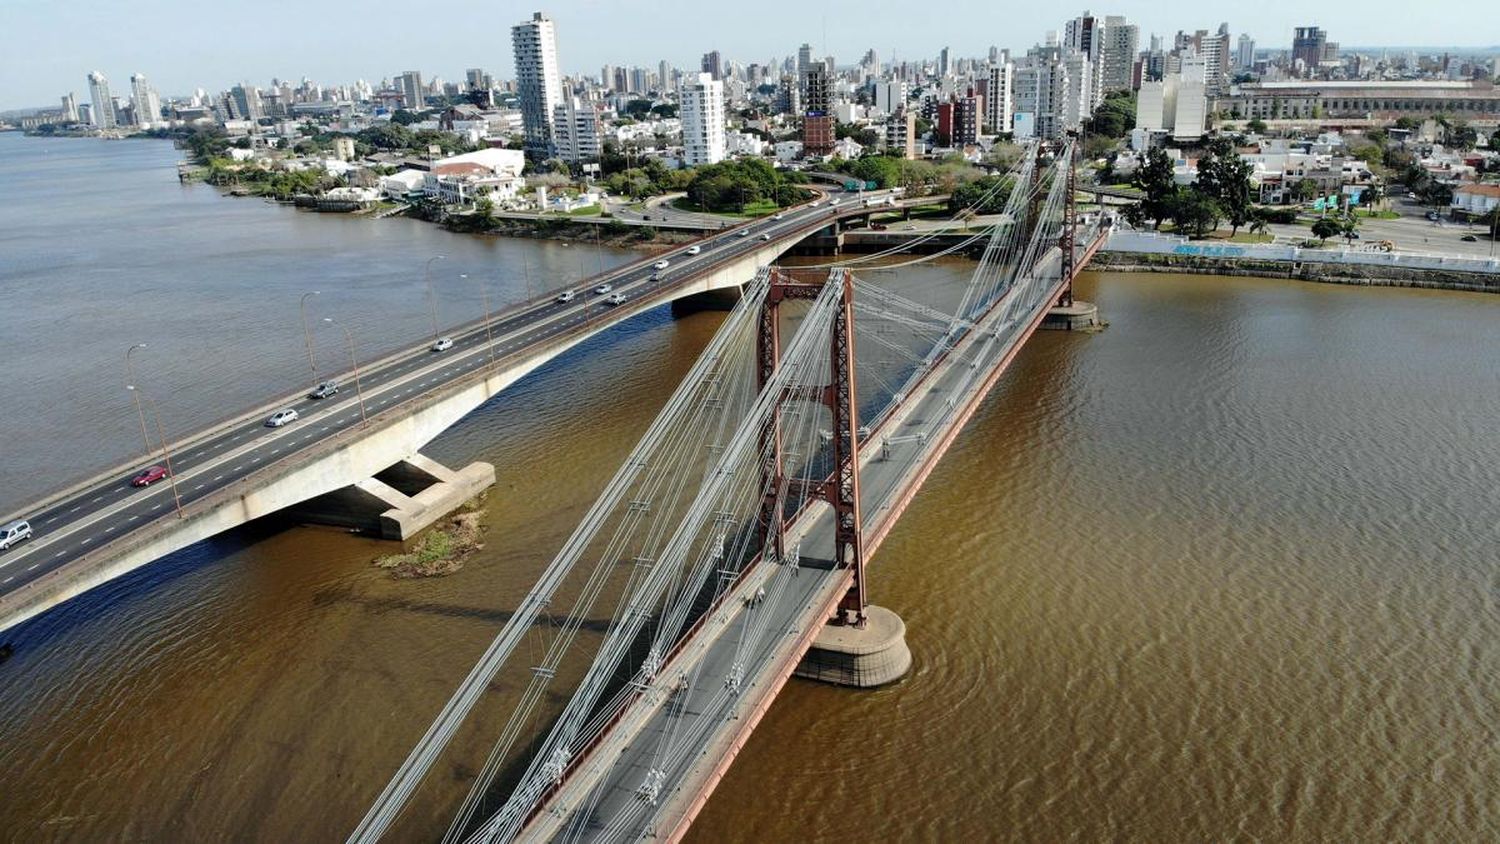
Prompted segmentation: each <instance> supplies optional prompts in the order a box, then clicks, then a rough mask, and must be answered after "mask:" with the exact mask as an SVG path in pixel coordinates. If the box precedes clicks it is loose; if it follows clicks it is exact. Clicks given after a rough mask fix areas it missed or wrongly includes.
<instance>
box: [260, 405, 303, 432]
mask: <svg viewBox="0 0 1500 844" xmlns="http://www.w3.org/2000/svg"><path fill="white" fill-rule="evenodd" d="M296 421H297V411H295V410H293V409H291V408H290V407H287V408H283V409H281V410H278V411H276V412H275V413H273V414H271V418H270V419H267V420H266V427H267V428H280V427H281V426H282V425H285V424H287V423H288V422H296Z"/></svg>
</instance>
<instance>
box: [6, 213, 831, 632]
mask: <svg viewBox="0 0 1500 844" xmlns="http://www.w3.org/2000/svg"><path fill="white" fill-rule="evenodd" d="M850 205H851V206H853V205H854V203H850ZM856 213H859V209H857V208H855V207H846V208H843V209H840V208H837V207H834V208H829V207H823V206H822V203H811V204H807V205H803V206H800V207H797V208H792V209H787V210H786V211H784V212H782V213H779V214H776V215H774V216H772V217H766V218H761V219H758V220H754V221H751V222H749V223H746V224H744V225H742V226H739V227H736V228H730V229H726V230H724V231H722V232H717V233H715V234H713V235H711V236H709V237H706V238H703V239H701V240H699V241H696V242H695V243H693V244H691V245H684V246H679V247H676V248H674V249H672V250H670V251H668V252H666V253H662V254H659V255H656V256H652V257H649V258H644V259H642V260H640V261H637V262H634V263H631V264H628V265H626V266H624V267H620V268H617V269H615V270H612V271H610V272H607V273H604V274H603V275H601V276H598V277H596V278H595V279H594V280H592V281H588V282H585V283H583V284H580V285H578V289H577V290H574V289H567V290H553V291H551V292H549V293H547V294H544V295H543V296H542V297H539V298H538V299H536V300H533V301H531V302H528V303H524V304H522V305H520V306H518V307H516V308H514V309H512V310H511V311H509V312H506V313H501V314H497V315H495V316H494V318H493V319H492V320H491V321H490V325H489V330H488V331H486V326H485V324H484V321H483V320H480V321H478V322H474V323H469V324H467V325H465V326H463V327H462V328H460V329H457V330H454V331H453V332H451V333H450V334H449V335H447V336H445V337H442V338H440V341H439V342H438V343H436V344H427V345H423V346H420V347H417V348H413V349H408V350H406V351H403V352H400V353H397V354H395V355H391V356H388V357H387V358H385V359H382V360H380V361H375V362H373V363H371V364H368V365H364V366H362V367H360V368H359V369H358V373H357V375H356V373H355V368H354V367H351V371H350V372H348V373H344V374H342V375H341V376H340V377H339V379H338V380H337V381H332V380H328V381H325V382H323V383H321V384H319V385H317V386H316V387H313V388H311V390H310V391H309V388H307V387H303V388H301V389H299V390H297V391H296V392H295V393H293V394H291V395H289V396H286V397H283V398H282V399H281V400H280V401H276V402H274V403H270V404H267V405H266V406H264V407H262V408H260V409H257V410H255V411H251V412H247V413H245V414H242V415H240V416H238V417H236V418H235V419H234V420H232V421H230V422H227V423H224V424H221V425H219V426H217V427H215V428H213V429H210V430H207V431H204V432H201V433H199V434H197V435H194V436H191V437H188V438H185V439H183V440H180V441H178V442H176V443H168V444H167V449H166V452H167V453H163V449H162V447H161V446H159V445H158V447H157V449H156V450H155V451H154V452H153V453H152V454H150V455H146V456H143V457H142V458H141V461H140V462H139V464H138V465H133V466H122V467H118V468H117V470H116V471H114V472H112V473H110V474H108V475H105V476H100V477H96V478H94V479H92V480H91V481H89V482H85V483H83V484H80V485H77V486H75V487H74V488H73V489H71V490H68V491H66V492H64V493H59V494H56V495H54V496H52V497H51V498H50V499H49V500H47V501H44V502H41V503H39V504H38V505H36V506H34V507H33V508H30V509H29V510H28V511H25V512H18V513H13V514H9V515H7V516H5V517H3V518H0V524H5V526H6V527H7V528H9V527H10V526H11V525H13V524H17V523H19V524H22V525H24V526H25V530H24V531H22V530H21V529H20V528H17V529H16V536H15V537H13V538H12V539H11V541H9V542H8V543H7V544H6V545H5V546H4V547H3V548H0V596H4V595H7V594H10V593H12V592H14V591H15V590H18V589H23V588H25V587H27V586H28V585H30V584H34V583H36V581H38V580H39V579H40V578H43V577H46V576H47V575H49V574H51V573H53V572H55V571H58V570H59V569H61V568H64V567H66V566H67V565H69V564H70V563H72V562H74V561H77V560H81V559H83V558H85V557H91V556H93V555H96V552H99V551H100V549H103V548H106V547H107V546H109V545H110V544H111V543H115V542H118V541H119V540H121V539H122V538H124V537H126V536H128V535H130V534H131V533H133V532H135V531H137V530H139V529H140V528H142V527H144V526H146V525H148V524H153V523H155V522H156V521H157V520H160V519H166V518H175V517H178V516H180V515H182V514H183V512H184V509H185V508H190V507H191V506H192V505H193V504H194V503H196V502H198V501H200V500H202V499H204V498H206V497H208V496H212V495H214V494H215V493H216V492H219V491H221V490H223V489H224V488H225V487H228V486H230V485H231V484H234V483H236V482H237V481H239V480H241V479H243V478H245V477H246V476H248V475H250V474H251V473H254V472H257V471H259V470H262V469H264V468H266V467H267V466H270V465H273V464H277V463H278V462H281V461H291V460H296V459H298V455H299V453H301V452H303V451H304V450H305V449H308V448H310V447H311V446H313V445H315V444H317V443H318V442H320V441H322V440H324V439H326V438H328V437H332V436H335V435H337V434H339V433H340V432H343V431H346V430H348V429H350V428H353V427H356V426H359V425H361V424H371V422H372V421H378V420H376V419H375V418H376V416H377V415H378V414H382V413H385V412H387V411H390V410H391V409H392V408H395V407H398V406H399V405H401V404H403V403H406V402H413V401H416V400H419V399H421V398H422V397H423V396H425V395H427V394H429V393H431V392H432V391H435V390H440V389H443V388H444V387H445V386H446V385H449V384H451V383H453V382H454V381H456V380H459V379H462V378H464V377H465V376H468V375H470V374H472V373H474V372H475V371H476V370H480V369H484V368H486V367H489V366H490V365H491V354H493V356H494V358H495V359H496V360H501V359H504V358H508V357H513V356H516V355H524V354H526V353H527V352H528V350H530V349H532V348H534V347H536V346H537V345H538V344H540V343H542V342H543V341H547V340H549V339H551V338H554V337H557V336H558V335H562V334H566V333H568V332H574V331H579V330H585V331H588V330H595V327H594V326H591V325H590V323H593V322H595V321H596V320H602V321H603V322H600V324H599V325H598V326H597V327H598V328H602V327H605V326H606V325H609V324H613V323H614V322H616V321H619V320H622V319H625V318H627V317H628V316H629V315H631V314H633V313H637V312H640V311H641V310H646V309H648V308H649V307H654V306H655V305H657V304H660V303H662V302H664V301H666V300H667V298H670V297H663V296H662V295H661V294H664V293H670V292H672V290H673V289H674V288H676V287H678V286H680V285H683V284H685V283H686V282H688V281H690V280H692V279H694V278H696V277H697V276H698V275H699V274H700V273H702V272H703V271H706V270H708V269H711V268H713V267H715V266H716V265H718V264H721V263H723V262H725V261H729V260H732V259H735V258H738V257H740V256H742V255H743V254H745V253H748V252H752V251H754V250H758V249H763V248H765V245H766V244H767V243H768V242H770V241H771V240H773V239H778V240H788V241H790V239H792V238H795V237H798V236H800V235H803V234H807V233H810V232H811V231H813V230H816V229H817V228H820V227H821V226H822V225H824V224H826V223H827V222H829V221H831V220H832V219H833V218H835V217H836V216H840V215H841V214H856ZM584 290H591V291H592V293H590V294H589V295H585V294H583V293H582V292H581V291H584ZM627 305H630V306H633V307H625V306H627ZM487 335H488V336H489V337H491V338H492V339H490V340H487ZM351 388H352V389H351ZM157 469H159V472H158V471H154V470H157ZM144 477H149V480H148V481H146V482H145V483H139V484H137V483H134V482H133V481H135V480H137V479H140V478H144ZM22 533H24V534H25V535H24V536H22V535H21V534H22ZM106 556H107V555H106ZM4 623H6V622H5V620H4V619H0V624H4Z"/></svg>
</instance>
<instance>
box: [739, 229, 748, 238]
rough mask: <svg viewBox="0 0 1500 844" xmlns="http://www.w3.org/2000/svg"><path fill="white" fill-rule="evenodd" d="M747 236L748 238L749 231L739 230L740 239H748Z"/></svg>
mask: <svg viewBox="0 0 1500 844" xmlns="http://www.w3.org/2000/svg"><path fill="white" fill-rule="evenodd" d="M749 236H750V230H749V229H740V237H749Z"/></svg>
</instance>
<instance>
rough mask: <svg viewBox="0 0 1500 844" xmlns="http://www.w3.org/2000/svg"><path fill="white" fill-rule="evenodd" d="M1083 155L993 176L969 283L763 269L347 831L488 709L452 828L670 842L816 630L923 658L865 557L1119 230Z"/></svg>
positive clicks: (417, 777)
mask: <svg viewBox="0 0 1500 844" xmlns="http://www.w3.org/2000/svg"><path fill="white" fill-rule="evenodd" d="M1073 156H1074V150H1073V146H1072V144H1069V145H1067V146H1066V147H1065V148H1064V149H1062V150H1060V151H1056V153H1055V154H1054V155H1041V154H1039V151H1038V150H1037V149H1036V148H1032V149H1031V150H1029V151H1028V154H1027V155H1026V156H1025V157H1024V158H1023V160H1022V161H1021V162H1020V163H1018V164H1017V165H1016V167H1015V168H1014V169H1013V171H1012V172H1011V173H1010V174H1009V175H1010V178H1009V179H1007V180H1002V183H1001V185H1000V186H997V187H996V190H1001V189H1002V187H1008V188H1009V189H1010V193H1009V198H1008V201H1007V205H1006V209H1005V213H1004V214H1003V215H1001V217H1000V222H998V223H997V224H995V225H994V226H993V227H992V228H991V229H989V230H988V232H987V233H986V234H985V235H984V237H985V238H986V241H985V249H984V252H983V256H982V258H981V260H980V262H979V264H978V266H977V267H976V269H975V271H974V273H973V275H972V277H971V278H970V279H969V281H968V283H967V284H966V285H965V286H964V287H963V289H962V290H961V291H960V293H959V295H958V296H957V297H956V301H953V300H952V299H953V297H950V301H947V302H939V301H937V298H938V297H936V296H926V295H923V294H921V293H918V294H915V295H913V294H912V293H911V291H907V292H906V293H905V294H900V293H897V292H895V291H893V290H891V289H888V288H887V287H885V286H882V285H878V284H875V283H872V282H870V281H868V280H865V279H863V278H862V277H861V273H862V268H863V267H866V266H869V264H867V263H864V262H863V259H856V260H854V261H849V262H844V263H842V264H839V265H829V266H825V267H816V268H802V269H798V270H795V271H787V270H784V269H779V268H768V269H764V270H762V271H761V272H759V273H758V274H757V276H756V278H755V279H754V281H753V282H752V283H751V284H750V285H748V287H747V289H746V290H745V291H744V294H743V296H742V298H741V300H740V302H739V304H738V305H737V306H736V307H735V309H734V310H733V311H732V312H731V313H730V314H729V316H728V318H727V319H726V320H725V322H724V324H723V326H722V327H721V328H720V330H719V332H718V334H717V335H716V336H715V337H714V339H713V340H712V342H711V343H710V344H709V346H708V348H707V349H706V350H705V351H704V352H703V354H702V356H701V357H700V358H699V360H698V361H697V363H696V364H695V365H694V367H693V368H692V370H691V371H690V372H689V373H688V375H687V376H686V377H685V378H684V380H683V382H682V384H681V385H680V387H679V388H678V390H677V391H676V393H675V394H674V395H673V396H672V398H671V399H670V400H669V401H668V403H667V405H666V407H665V408H664V409H663V410H662V412H661V415H660V416H659V417H658V418H657V419H656V420H655V421H654V422H653V424H652V425H651V427H650V429H649V430H648V431H647V432H646V434H645V435H644V436H643V437H642V439H641V441H640V442H639V443H638V444H637V446H636V448H635V449H634V451H632V453H631V454H630V456H629V457H628V458H627V459H626V461H625V463H624V464H623V465H622V466H621V467H620V469H619V470H618V472H617V473H616V474H615V476H614V478H613V479H612V480H611V481H610V482H609V484H608V485H607V486H606V487H605V489H604V491H603V492H602V493H601V495H600V497H599V499H598V500H597V501H596V502H595V504H594V505H593V507H592V508H591V509H590V510H589V512H588V513H587V514H586V515H585V517H584V518H583V520H582V521H581V523H580V524H579V526H578V528H577V529H576V530H575V531H574V533H573V535H572V536H571V537H570V538H569V539H568V540H567V542H566V543H565V544H564V545H563V547H562V548H561V549H560V550H559V552H558V554H557V556H556V557H555V558H554V560H553V561H552V562H551V563H550V564H549V565H548V566H547V568H546V569H545V571H544V572H543V574H542V576H541V578H540V579H539V580H538V582H537V584H536V586H535V587H534V588H533V589H532V591H531V592H530V593H529V594H528V595H527V596H526V598H525V599H524V600H523V602H522V604H521V605H520V607H518V608H517V610H516V612H515V614H514V615H513V616H512V617H511V618H510V620H509V621H508V622H507V623H506V625H505V626H504V628H503V629H502V630H501V631H500V633H499V634H498V635H497V636H496V638H495V640H494V641H493V642H492V643H491V645H490V646H489V648H488V649H487V650H486V651H485V653H484V655H483V656H482V657H481V659H480V661H479V662H478V664H476V665H475V667H474V668H473V670H472V671H471V672H470V674H469V675H468V677H466V678H465V679H464V681H463V682H462V684H461V685H460V686H459V688H458V689H457V690H456V691H455V693H454V695H453V696H452V698H451V699H450V700H449V702H448V704H447V705H446V706H445V708H444V709H443V711H442V712H441V713H440V714H439V716H438V717H437V719H436V720H435V721H434V722H433V724H432V726H431V727H430V728H429V729H428V731H427V732H426V734H425V735H424V736H423V737H422V739H421V740H420V742H419V743H418V744H417V746H416V747H415V748H414V749H413V750H412V752H411V753H410V755H409V756H408V758H407V759H406V761H405V762H404V763H403V764H402V765H401V767H400V769H399V770H398V771H397V773H396V775H395V776H394V777H393V779H392V780H391V782H390V783H389V785H388V786H387V787H386V789H385V790H384V791H383V792H382V794H381V795H380V796H379V797H378V798H377V800H376V802H375V804H374V805H373V806H372V808H371V809H370V811H369V813H368V814H367V815H366V817H365V818H364V819H363V820H362V822H361V823H360V825H359V826H358V828H357V829H356V830H355V831H354V833H353V835H352V836H351V841H374V840H379V839H380V838H382V837H383V836H385V835H386V834H387V833H388V832H391V831H392V830H393V829H394V828H396V827H394V826H393V825H395V824H396V823H397V822H398V819H399V818H400V816H401V812H402V809H403V808H404V807H405V806H406V805H407V804H408V802H409V801H410V800H411V798H412V796H413V794H414V793H415V792H416V790H417V789H418V787H419V786H420V785H421V784H422V782H423V780H424V778H425V777H426V776H427V774H428V772H429V771H430V769H431V768H432V767H433V765H434V763H435V762H437V760H438V758H439V757H440V756H441V755H442V754H443V752H444V751H445V748H447V746H448V744H449V742H450V741H451V740H452V739H453V737H454V736H455V734H456V733H457V732H458V731H459V730H460V729H461V728H463V727H464V725H465V723H466V722H467V721H468V719H469V718H470V716H471V714H472V713H474V711H475V710H476V708H478V707H479V706H480V704H481V703H483V704H484V708H485V709H486V710H491V709H498V710H499V711H500V715H499V716H498V718H497V717H493V716H491V717H486V718H485V719H483V720H484V721H485V723H486V724H487V725H488V727H489V728H492V729H493V732H491V733H490V735H493V736H494V738H493V740H492V745H491V751H490V753H489V754H488V757H487V758H486V760H485V762H484V764H483V765H482V766H481V767H480V768H479V770H478V771H477V773H476V775H475V776H474V777H473V779H472V783H471V786H470V788H469V791H468V795H467V797H466V798H465V799H464V800H463V802H462V804H461V805H460V806H458V807H457V810H456V812H455V813H454V814H453V817H452V822H451V823H450V824H449V826H448V829H447V834H446V836H445V840H463V841H500V840H505V841H508V840H512V839H522V840H527V841H541V840H567V841H572V840H603V841H620V840H634V839H641V838H666V839H669V840H676V839H677V838H680V837H681V835H682V834H683V832H684V831H685V830H686V829H687V826H688V824H690V823H691V821H692V818H693V817H694V816H695V815H696V813H697V811H698V809H699V808H700V807H701V806H702V805H703V803H704V801H706V800H707V799H708V796H709V794H710V793H711V792H712V791H713V788H714V786H715V785H716V784H717V782H718V780H719V778H720V777H721V776H722V774H723V772H724V771H725V770H726V769H727V767H728V765H729V763H730V762H731V761H732V759H733V757H734V755H735V753H736V752H737V751H738V749H739V747H740V746H741V745H742V744H743V742H744V741H745V740H746V738H747V737H748V736H749V734H750V732H751V731H752V730H753V729H754V726H755V724H756V722H757V721H758V720H759V718H760V716H761V715H762V714H763V713H764V712H765V710H766V709H767V708H768V707H769V705H770V703H771V701H772V700H773V699H774V697H775V694H776V692H777V691H778V690H779V689H780V687H781V686H782V685H783V684H784V683H785V681H786V680H787V678H788V677H790V676H791V675H792V674H793V673H794V671H796V670H797V669H798V665H799V663H800V662H802V661H803V660H804V659H805V658H807V657H806V655H807V654H808V652H809V650H810V649H811V650H813V651H815V652H819V651H822V652H826V654H832V657H831V658H832V661H833V662H834V663H835V666H834V671H833V673H834V674H838V673H840V672H843V673H844V674H845V675H847V676H846V680H847V681H848V682H851V683H853V684H856V685H859V684H864V681H865V680H869V681H870V682H880V681H884V680H888V679H893V678H894V677H897V676H899V675H900V673H902V672H904V670H905V668H906V664H907V663H909V654H908V653H907V652H906V648H905V644H904V642H903V641H901V629H900V622H899V620H896V619H894V616H893V615H892V614H890V613H889V612H888V611H883V610H880V609H879V608H878V607H874V606H872V605H871V604H870V603H869V600H868V598H869V596H868V595H867V594H866V589H865V578H864V572H865V566H866V563H867V561H868V560H869V558H870V557H871V556H872V555H873V554H874V553H875V552H876V551H877V550H878V549H879V547H880V545H881V543H882V541H883V540H884V538H885V537H886V535H887V534H888V533H889V531H890V530H891V528H892V527H893V526H894V525H895V523H896V521H897V520H898V519H899V518H900V516H901V514H902V513H903V512H904V510H905V508H906V506H907V505H908V504H909V503H910V501H911V500H912V498H913V497H914V496H915V495H916V493H917V491H918V489H919V488H920V486H921V484H922V482H923V481H924V480H925V478H926V477H927V475H928V474H929V473H930V472H931V471H932V469H933V467H934V466H935V465H936V463H937V461H938V460H939V459H941V457H942V455H943V454H944V452H945V451H946V449H947V448H948V446H949V444H950V443H951V442H952V441H953V439H954V438H955V437H956V436H957V434H958V433H959V431H960V430H962V428H963V426H964V424H965V423H966V422H967V420H968V419H969V417H970V416H971V415H972V414H973V412H974V411H975V409H976V408H977V407H978V405H979V403H980V402H981V401H982V400H983V398H984V397H985V395H986V394H987V393H988V392H989V390H990V388H991V387H992V386H993V385H994V384H995V382H996V381H997V380H998V378H999V377H1000V375H1001V374H1002V373H1003V371H1004V369H1005V367H1006V365H1007V364H1008V363H1009V362H1010V360H1011V359H1012V358H1013V357H1014V355H1015V354H1016V353H1017V351H1018V350H1019V349H1020V348H1021V346H1022V344H1023V343H1024V342H1025V341H1026V339H1027V338H1028V337H1030V336H1031V334H1032V333H1033V332H1034V331H1035V330H1036V329H1037V327H1038V326H1039V325H1040V324H1041V322H1042V321H1043V319H1044V318H1045V317H1046V316H1047V314H1048V313H1049V311H1051V310H1052V309H1054V307H1056V306H1057V305H1059V304H1071V302H1072V299H1071V285H1072V281H1073V279H1074V277H1075V276H1076V274H1077V271H1078V268H1079V267H1082V266H1083V265H1085V264H1086V263H1087V261H1088V258H1089V257H1090V256H1091V255H1092V253H1093V251H1094V250H1095V249H1096V248H1097V247H1098V246H1099V244H1100V243H1101V241H1102V239H1103V236H1104V234H1105V232H1104V231H1103V230H1102V227H1101V223H1100V221H1098V220H1092V221H1082V220H1080V219H1079V218H1078V216H1077V215H1076V214H1075V212H1074V204H1073V193H1074V184H1073V169H1074V168H1073V166H1072V162H1073ZM867 274H868V273H867ZM929 300H930V301H929ZM825 667H826V666H825ZM862 671H868V672H870V673H871V674H872V675H874V676H871V677H865V678H861V677H860V676H859V675H860V673H861V672H862ZM814 673H819V674H824V673H825V672H824V670H823V669H821V668H820V669H818V670H817V671H816V672H814Z"/></svg>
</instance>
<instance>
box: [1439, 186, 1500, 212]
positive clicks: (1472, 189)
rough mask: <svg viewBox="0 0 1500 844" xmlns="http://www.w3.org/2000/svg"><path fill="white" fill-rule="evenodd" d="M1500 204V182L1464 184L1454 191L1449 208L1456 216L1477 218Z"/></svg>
mask: <svg viewBox="0 0 1500 844" xmlns="http://www.w3.org/2000/svg"><path fill="white" fill-rule="evenodd" d="M1496 206H1500V184H1487V185H1464V186H1462V187H1460V188H1458V189H1457V190H1455V191H1453V201H1452V202H1451V203H1449V205H1448V210H1449V213H1451V214H1452V215H1453V216H1454V217H1467V218H1469V219H1477V218H1479V217H1483V216H1484V215H1486V214H1488V213H1490V212H1491V211H1493V210H1494V209H1495V207H1496Z"/></svg>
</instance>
